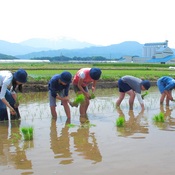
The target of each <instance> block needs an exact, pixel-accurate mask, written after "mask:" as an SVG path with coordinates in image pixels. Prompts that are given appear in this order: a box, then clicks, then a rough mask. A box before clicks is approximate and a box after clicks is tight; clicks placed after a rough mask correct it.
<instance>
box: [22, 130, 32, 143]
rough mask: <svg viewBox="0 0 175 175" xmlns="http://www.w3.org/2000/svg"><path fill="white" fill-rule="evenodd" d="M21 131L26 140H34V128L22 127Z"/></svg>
mask: <svg viewBox="0 0 175 175" xmlns="http://www.w3.org/2000/svg"><path fill="white" fill-rule="evenodd" d="M20 130H21V132H22V134H23V137H24V140H33V127H21V128H20Z"/></svg>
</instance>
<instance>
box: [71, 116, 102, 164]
mask: <svg viewBox="0 0 175 175" xmlns="http://www.w3.org/2000/svg"><path fill="white" fill-rule="evenodd" d="M80 122H81V124H82V126H81V127H80V128H79V129H78V130H77V132H73V133H72V134H71V135H72V137H73V138H74V144H75V148H76V150H75V151H77V152H80V153H81V154H80V155H83V156H84V158H85V159H90V160H92V161H94V163H97V162H101V161H102V156H101V154H100V151H99V149H98V146H97V141H96V138H95V134H94V133H90V131H89V130H90V129H89V127H88V126H86V125H88V122H89V120H88V117H87V116H86V117H80Z"/></svg>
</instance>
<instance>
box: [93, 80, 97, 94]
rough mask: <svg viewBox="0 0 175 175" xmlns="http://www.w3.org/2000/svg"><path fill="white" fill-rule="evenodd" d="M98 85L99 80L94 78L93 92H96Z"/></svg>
mask: <svg viewBox="0 0 175 175" xmlns="http://www.w3.org/2000/svg"><path fill="white" fill-rule="evenodd" d="M96 85H97V80H94V81H93V83H92V92H95V90H96Z"/></svg>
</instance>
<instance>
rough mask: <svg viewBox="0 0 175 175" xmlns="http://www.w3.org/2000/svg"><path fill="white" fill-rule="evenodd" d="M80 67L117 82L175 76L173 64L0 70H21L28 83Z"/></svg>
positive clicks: (10, 65)
mask: <svg viewBox="0 0 175 175" xmlns="http://www.w3.org/2000/svg"><path fill="white" fill-rule="evenodd" d="M82 67H98V68H100V69H101V70H102V76H101V80H112V81H115V80H118V79H119V78H120V77H122V76H124V75H133V76H136V77H138V78H142V79H149V80H157V79H158V78H159V77H161V76H164V75H169V76H175V71H174V69H170V67H175V64H135V63H94V64H83V63H80V64H73V63H69V62H67V63H59V62H54V63H52V62H50V63H1V65H0V70H4V69H5V70H11V71H12V72H14V71H16V70H17V69H19V68H23V69H25V70H26V71H27V73H28V82H29V83H30V82H44V83H46V82H48V81H49V80H50V78H51V77H52V76H53V75H54V74H59V73H61V72H62V71H65V70H66V71H70V72H71V73H72V75H75V73H76V72H77V71H78V70H79V69H80V68H82Z"/></svg>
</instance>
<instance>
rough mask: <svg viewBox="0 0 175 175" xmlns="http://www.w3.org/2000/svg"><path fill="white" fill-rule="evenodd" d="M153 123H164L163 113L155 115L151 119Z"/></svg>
mask: <svg viewBox="0 0 175 175" xmlns="http://www.w3.org/2000/svg"><path fill="white" fill-rule="evenodd" d="M153 121H155V122H164V121H165V119H164V113H163V112H160V113H159V114H156V115H155V116H154V117H153Z"/></svg>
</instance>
